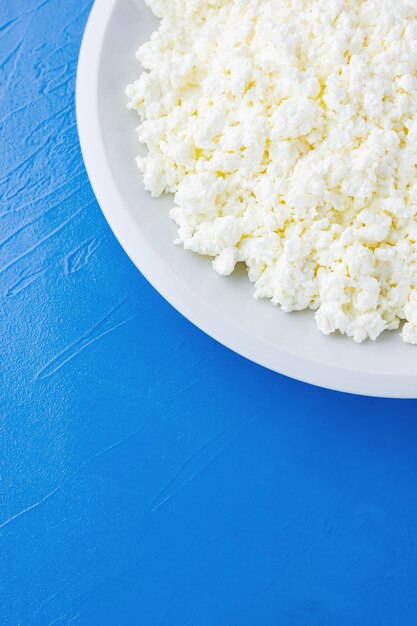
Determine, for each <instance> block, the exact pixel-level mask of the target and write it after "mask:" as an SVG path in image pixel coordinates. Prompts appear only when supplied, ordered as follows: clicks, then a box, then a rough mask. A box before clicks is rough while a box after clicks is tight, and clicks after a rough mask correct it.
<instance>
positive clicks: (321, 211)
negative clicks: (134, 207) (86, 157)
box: [127, 0, 417, 344]
mask: <svg viewBox="0 0 417 626" xmlns="http://www.w3.org/2000/svg"><path fill="white" fill-rule="evenodd" d="M147 4H148V5H149V6H150V7H151V9H152V10H153V11H154V13H155V14H156V15H157V16H159V17H160V18H162V21H161V25H160V28H159V30H158V31H157V32H156V33H154V34H153V35H152V38H151V40H150V41H149V42H147V43H146V44H145V45H143V46H142V47H141V48H140V50H139V52H138V59H139V61H140V62H141V64H142V66H143V68H144V70H145V71H144V72H143V73H142V74H141V76H140V78H139V79H138V80H137V81H136V82H134V83H133V84H132V85H130V86H129V87H128V88H127V94H128V96H129V99H130V104H129V106H130V108H132V109H136V110H137V111H138V113H139V115H140V117H141V124H140V126H139V129H138V134H139V140H140V141H141V142H142V143H144V144H146V145H147V147H148V150H149V152H148V155H147V156H146V157H144V158H139V159H138V166H139V168H140V170H141V171H142V173H143V178H144V183H145V186H146V188H147V189H148V190H149V191H150V192H151V193H152V194H153V195H154V196H159V195H160V194H162V193H167V192H172V193H174V194H175V207H174V208H173V209H172V211H171V217H172V218H173V219H174V220H175V222H176V223H177V224H178V242H179V243H181V244H182V245H183V246H184V248H186V249H188V250H192V251H193V252H197V253H199V254H204V255H210V256H212V257H214V261H213V266H214V269H215V270H216V271H217V272H218V273H219V274H223V275H228V274H231V273H232V272H233V270H234V267H235V265H236V263H238V262H244V263H246V265H247V268H248V276H249V279H250V280H251V281H252V282H253V283H254V286H255V297H257V298H261V297H262V298H269V299H270V300H271V301H272V302H273V303H274V304H276V305H279V306H280V307H281V308H282V309H283V310H284V311H287V312H289V311H293V310H301V309H305V308H311V309H313V310H315V317H316V321H317V325H318V328H319V329H320V330H321V331H322V332H323V333H325V334H330V333H333V332H335V331H340V332H341V333H344V334H347V335H349V336H350V337H353V339H354V340H355V341H358V342H360V341H363V340H364V339H366V338H370V339H376V338H377V337H378V335H380V333H381V332H383V331H384V330H385V329H396V328H398V327H399V324H400V321H401V320H405V321H406V323H405V325H404V328H403V332H402V337H403V339H404V341H406V342H409V343H415V344H417V243H416V241H417V3H416V2H415V0H396V1H395V2H393V1H392V0H332V1H331V2H329V0H147Z"/></svg>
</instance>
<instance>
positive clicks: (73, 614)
mask: <svg viewBox="0 0 417 626" xmlns="http://www.w3.org/2000/svg"><path fill="white" fill-rule="evenodd" d="M91 4H92V2H91V0H49V1H48V0H46V1H43V2H41V1H40V0H18V1H17V0H16V1H12V2H9V1H7V2H6V0H0V37H1V38H0V61H1V74H0V125H1V140H2V149H1V151H0V186H1V187H0V188H1V215H0V220H1V226H0V237H1V245H0V294H1V309H0V330H1V342H0V364H1V366H0V367H1V381H0V383H1V386H0V394H1V396H0V402H1V404H0V407H1V440H0V442H1V449H0V463H1V466H0V469H1V482H0V489H1V491H0V558H1V586H0V594H1V598H0V613H1V617H0V622H1V623H2V624H7V625H8V624H12V625H15V624H16V625H17V624H25V625H36V626H37V625H44V624H51V625H52V624H57V625H64V624H65V625H66V624H71V625H77V624H94V625H107V624H110V625H113V624H114V625H115V626H123V625H129V626H130V625H136V624H137V625H140V626H142V625H143V626H148V625H149V626H153V625H157V624H158V625H165V626H167V625H168V626H169V625H173V626H174V625H175V626H185V625H187V624H189V625H192V626H206V625H207V626H218V625H220V626H223V625H227V626H234V625H236V626H258V625H261V626H262V625H267V626H269V625H271V626H275V625H278V626H289V625H294V626H303V625H306V626H311V625H313V626H314V625H329V626H345V625H346V626H352V625H354V626H362V625H364V626H377V625H386V626H396V625H398V626H408V625H413V626H415V624H416V623H417V593H416V584H417V580H416V579H417V489H416V484H417V453H416V450H417V414H416V413H417V411H416V408H417V404H416V403H415V402H411V401H410V402H409V401H403V402H401V401H384V400H373V399H366V398H357V397H352V396H347V395H343V394H337V393H332V392H328V391H324V390H319V389H315V388H313V387H309V386H307V385H303V384H301V383H297V382H295V381H291V380H288V379H286V378H284V377H280V376H277V375H275V374H273V373H271V372H268V371H266V370H263V369H262V368H260V367H257V366H256V365H254V364H252V363H249V362H247V361H245V360H243V359H241V358H240V357H238V356H236V355H235V354H233V353H231V352H230V351H228V350H227V349H225V348H223V347H222V346H220V345H218V344H217V343H216V342H214V341H213V340H211V339H209V338H208V337H206V336H205V335H203V334H202V333H201V332H199V331H198V330H196V329H195V328H194V327H193V326H191V324H189V323H188V322H187V321H186V320H184V319H183V318H182V317H181V316H180V315H179V314H178V313H176V312H175V311H174V310H173V309H172V308H171V307H170V306H169V305H168V304H167V303H166V302H164V301H163V300H162V298H161V297H160V296H159V295H158V294H157V293H156V292H155V291H154V290H153V289H152V288H151V287H150V286H149V285H148V284H147V282H146V281H145V280H144V278H143V277H142V276H141V275H140V274H139V272H138V271H137V270H136V269H135V268H134V267H133V266H132V264H131V263H130V261H129V260H128V259H127V258H126V256H125V254H124V252H123V251H122V249H121V248H120V247H119V245H118V243H117V242H116V240H115V238H114V237H113V235H112V234H111V232H110V230H109V228H108V226H107V224H106V223H105V221H104V218H103V217H102V215H101V212H100V210H99V208H98V206H97V203H96V201H95V199H94V196H93V193H92V191H91V189H90V186H89V183H88V180H87V176H86V173H85V170H84V167H83V163H82V159H81V155H80V150H79V145H78V140H77V130H76V120H75V111H74V84H75V72H76V63H77V56H78V51H79V44H80V41H81V36H82V32H83V28H84V26H85V22H86V19H87V15H88V11H89V9H90V7H91Z"/></svg>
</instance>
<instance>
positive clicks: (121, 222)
mask: <svg viewBox="0 0 417 626" xmlns="http://www.w3.org/2000/svg"><path fill="white" fill-rule="evenodd" d="M117 1H118V0H95V2H94V4H93V7H92V9H91V12H90V15H89V18H88V21H87V25H86V28H85V31H84V35H83V39H82V43H81V48H80V53H79V59H78V66H77V77H76V98H75V99H76V118H77V127H78V135H79V140H80V146H81V151H82V155H83V159H84V164H85V167H86V170H87V174H88V177H89V180H90V183H91V186H92V188H93V191H94V194H95V196H96V198H97V201H98V204H99V206H100V208H101V210H102V212H103V214H104V217H105V219H106V221H107V222H108V224H109V226H110V228H111V230H112V231H113V233H114V235H115V237H116V238H117V240H118V241H119V243H120V245H121V246H122V248H123V249H124V250H125V252H126V254H127V255H128V256H129V258H130V259H131V261H132V262H133V263H134V265H135V266H136V267H137V268H138V269H139V271H140V272H141V273H142V274H143V276H144V277H145V278H146V279H147V280H148V281H149V282H150V283H151V285H152V286H153V287H154V288H155V289H156V291H158V292H159V293H160V294H161V295H162V297H163V298H164V299H165V300H167V301H168V302H169V303H170V304H171V305H172V306H173V307H174V308H175V309H176V310H177V311H178V312H179V313H181V314H182V315H183V316H184V317H185V318H186V319H188V320H189V321H190V322H191V323H192V324H194V325H195V326H197V328H199V329H200V330H202V331H203V332H204V333H206V334H207V335H209V336H210V337H212V338H213V339H215V340H216V341H218V342H219V343H221V344H222V345H224V346H226V347H227V348H229V349H231V350H232V351H233V352H236V353H237V354H239V355H241V356H243V357H244V358H246V359H248V360H250V361H253V362H255V363H257V364H258V365H260V366H263V367H265V368H267V369H269V370H272V371H274V372H277V373H279V374H281V375H284V376H287V377H290V378H293V379H295V380H299V381H302V382H305V383H309V384H311V385H315V386H318V387H322V388H326V389H330V390H333V391H339V392H344V393H352V394H356V395H364V396H373V397H380V398H402V399H414V398H417V377H416V376H413V375H408V376H404V375H396V374H395V373H393V374H389V375H388V374H383V373H377V372H363V371H362V372H361V371H359V370H355V369H349V368H345V367H341V366H337V365H330V364H327V363H323V362H319V361H315V360H313V359H311V358H309V357H304V356H300V355H298V354H294V353H291V352H289V351H288V350H286V349H284V348H279V347H277V348H274V351H273V354H268V350H266V349H265V346H264V345H263V343H261V342H259V341H255V339H254V338H253V337H249V336H248V335H247V333H245V332H244V330H243V329H241V328H240V327H239V326H237V325H233V324H231V322H230V320H228V319H227V317H225V316H223V315H222V314H221V313H219V312H218V311H217V310H213V309H211V310H210V312H208V311H207V307H205V306H204V305H203V304H202V303H201V304H200V303H199V299H198V298H196V297H195V292H193V290H192V289H190V288H189V287H188V286H187V285H186V284H185V283H183V282H181V281H179V280H178V278H177V277H175V275H174V274H172V275H169V276H168V275H166V268H165V267H164V266H163V264H162V263H161V260H160V258H159V256H158V254H157V253H156V252H155V251H154V250H153V249H152V247H151V246H150V244H149V243H148V242H147V240H146V238H145V236H144V235H143V234H142V233H141V232H140V231H138V229H137V227H136V225H134V221H133V219H132V217H131V216H130V214H129V211H128V210H127V208H126V207H125V205H124V202H123V200H122V198H121V196H120V194H119V192H118V189H117V184H116V181H115V180H114V178H113V173H112V171H111V167H110V164H109V162H108V160H107V156H106V151H105V148H104V140H103V137H102V133H101V127H100V121H99V119H100V117H99V106H98V78H99V68H100V59H101V50H102V46H103V43H104V40H105V35H106V31H107V27H108V24H109V20H110V19H111V15H112V13H113V10H114V7H115V4H116V2H117ZM126 111H127V109H126ZM132 233H134V235H133V234H132ZM269 352H272V351H271V350H270V349H269Z"/></svg>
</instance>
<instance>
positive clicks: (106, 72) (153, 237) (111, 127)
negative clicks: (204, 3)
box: [77, 0, 417, 398]
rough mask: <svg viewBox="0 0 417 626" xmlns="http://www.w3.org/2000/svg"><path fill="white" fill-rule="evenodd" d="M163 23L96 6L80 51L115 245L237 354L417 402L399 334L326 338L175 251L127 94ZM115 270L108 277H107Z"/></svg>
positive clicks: (85, 147)
mask: <svg viewBox="0 0 417 626" xmlns="http://www.w3.org/2000/svg"><path fill="white" fill-rule="evenodd" d="M156 26H157V21H156V19H155V18H154V17H152V16H151V13H150V11H149V9H148V8H147V7H146V5H145V3H144V2H143V0H96V2H95V4H94V8H93V10H92V13H91V16H90V19H89V22H88V25H87V28H86V31H85V35H84V40H83V44H82V48H81V54H80V61H79V67H78V77H77V118H78V128H79V134H80V140H81V147H82V151H83V155H84V160H85V164H86V167H87V171H88V174H89V176H90V180H91V184H92V186H93V189H94V191H95V193H96V196H97V199H98V201H99V203H100V206H101V208H102V210H103V212H104V214H105V216H106V218H107V220H108V222H109V224H110V226H111V228H112V229H113V231H114V233H115V235H116V237H117V238H118V240H119V241H120V243H121V245H122V246H123V248H124V249H125V250H126V252H127V253H128V255H129V256H130V258H131V259H132V260H133V262H134V263H135V264H136V265H137V267H138V268H139V269H140V271H141V272H142V273H143V274H144V275H145V276H146V278H147V279H148V280H149V281H150V282H151V283H152V284H153V285H154V287H155V288H156V289H157V290H158V291H159V292H160V293H161V294H162V295H163V296H164V297H165V298H166V299H167V300H168V301H169V302H170V303H171V304H172V305H173V306H174V307H175V308H176V309H178V311H180V312H181V313H182V314H183V315H185V317H187V318H188V319H189V320H191V321H192V322H193V323H194V324H195V325H196V326H198V327H199V328H201V329H202V330H204V331H205V332H206V333H208V334H209V335H211V336H212V337H214V338H215V339H217V340H218V341H220V342H221V343H223V344H224V345H226V346H228V347H229V348H231V349H232V350H234V351H235V352H238V353H239V354H241V355H243V356H245V357H247V358H248V359H251V360H252V361H255V362H257V363H260V364H261V365H264V366H265V367H268V368H270V369H272V370H275V371H277V372H280V373H282V374H286V375H287V376H291V377H293V378H297V379H299V380H303V381H306V382H309V383H313V384H315V385H320V386H323V387H328V388H331V389H337V390H340V391H348V392H352V393H359V394H367V395H374V396H385V397H398V398H416V397H417V347H414V346H409V345H406V344H404V343H403V342H402V341H401V338H400V336H399V334H398V333H397V332H394V333H385V335H384V336H382V337H381V338H380V339H379V340H378V341H377V342H376V343H372V342H366V343H363V344H361V345H356V344H355V343H353V341H352V340H350V339H347V338H345V337H341V336H332V337H325V336H323V335H321V334H320V333H319V332H318V331H317V330H316V326H315V322H314V319H313V314H312V313H311V312H304V313H292V314H290V315H287V314H284V313H282V312H281V311H280V310H279V309H278V308H275V307H274V306H273V305H272V304H270V303H269V302H262V301H255V300H254V299H253V298H252V292H253V288H252V286H251V285H250V284H249V281H248V280H247V278H246V275H245V272H244V271H242V270H240V271H238V273H237V274H236V275H234V276H232V277H229V278H221V277H219V276H217V275H216V274H215V272H214V271H213V270H212V268H211V263H210V261H209V259H207V258H202V257H198V256H194V255H193V254H191V253H190V252H185V251H184V250H182V249H181V248H178V247H176V246H174V245H172V241H173V239H174V237H175V234H176V231H175V226H174V224H173V223H172V222H171V220H170V219H169V217H168V210H169V207H170V206H171V205H172V198H170V197H166V198H164V199H159V200H153V199H152V198H151V197H150V196H149V194H147V193H146V192H145V191H144V189H143V186H142V182H141V179H140V176H139V172H138V170H137V169H136V164H135V156H136V155H137V154H138V152H139V145H138V142H137V139H136V134H135V132H134V129H135V128H136V126H137V125H138V121H139V118H138V117H137V115H136V113H133V112H129V111H128V110H127V109H126V98H125V96H124V89H125V86H126V85H127V84H128V83H129V82H131V81H132V80H134V79H135V78H136V77H137V76H138V74H139V71H140V68H139V64H138V62H137V61H136V60H135V57H134V55H135V52H136V50H137V48H138V46H139V44H140V43H141V42H144V41H146V40H147V39H148V37H149V35H150V33H151V32H152V30H154V29H155V27H156ZM110 269H111V268H109V270H110Z"/></svg>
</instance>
